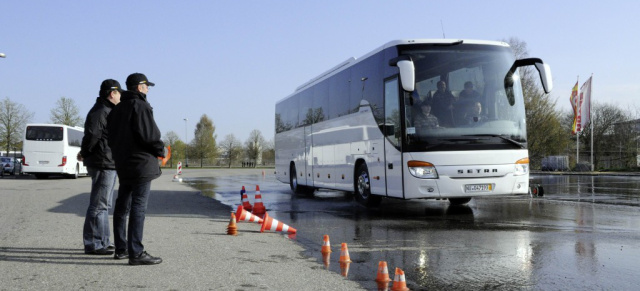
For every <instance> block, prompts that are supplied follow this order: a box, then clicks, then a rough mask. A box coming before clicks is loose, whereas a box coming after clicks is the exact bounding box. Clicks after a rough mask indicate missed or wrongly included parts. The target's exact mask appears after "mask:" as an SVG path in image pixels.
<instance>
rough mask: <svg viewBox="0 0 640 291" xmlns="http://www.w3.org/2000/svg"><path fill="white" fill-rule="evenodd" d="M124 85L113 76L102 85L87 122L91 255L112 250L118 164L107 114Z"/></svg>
mask: <svg viewBox="0 0 640 291" xmlns="http://www.w3.org/2000/svg"><path fill="white" fill-rule="evenodd" d="M121 92H122V87H120V83H118V81H116V80H113V79H107V80H104V81H103V82H102V84H101V85H100V92H99V96H100V97H98V98H97V99H96V104H94V105H93V107H92V108H91V110H89V113H88V114H87V119H86V120H85V123H84V137H83V138H82V145H81V149H80V153H78V160H80V161H84V164H85V166H87V171H88V172H89V175H90V176H91V196H90V199H89V208H87V214H86V217H85V220H84V227H83V230H82V239H83V241H84V252H85V253H86V254H92V255H110V254H113V251H112V249H113V246H112V245H111V243H110V236H111V234H110V233H109V208H111V202H112V201H113V188H114V187H115V185H116V165H115V163H114V161H113V158H112V157H111V149H110V148H109V145H108V144H107V116H108V115H109V112H111V109H112V108H113V107H115V106H116V105H117V104H118V103H119V102H120V94H121Z"/></svg>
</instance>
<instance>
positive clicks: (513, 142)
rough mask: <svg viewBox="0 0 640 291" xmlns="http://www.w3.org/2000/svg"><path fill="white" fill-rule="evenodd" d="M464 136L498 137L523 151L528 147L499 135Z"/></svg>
mask: <svg viewBox="0 0 640 291" xmlns="http://www.w3.org/2000/svg"><path fill="white" fill-rule="evenodd" d="M464 136H490V137H497V138H500V139H502V140H505V141H508V142H510V143H512V144H514V145H516V146H518V147H519V148H521V149H524V148H526V146H525V145H524V144H522V143H520V142H517V141H515V140H513V139H510V138H508V137H505V136H502V135H498V134H470V135H464Z"/></svg>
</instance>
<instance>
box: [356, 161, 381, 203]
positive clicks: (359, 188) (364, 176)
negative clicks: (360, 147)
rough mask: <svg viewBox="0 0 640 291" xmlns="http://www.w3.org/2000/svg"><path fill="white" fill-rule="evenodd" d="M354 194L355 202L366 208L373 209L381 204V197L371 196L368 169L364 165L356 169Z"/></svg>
mask: <svg viewBox="0 0 640 291" xmlns="http://www.w3.org/2000/svg"><path fill="white" fill-rule="evenodd" d="M355 194H356V200H357V201H358V202H359V203H360V204H362V205H364V206H366V207H375V206H378V205H380V202H382V197H380V196H377V195H373V194H371V181H370V177H369V169H368V168H367V165H366V164H364V163H363V164H361V165H360V166H359V167H358V171H357V172H356V185H355Z"/></svg>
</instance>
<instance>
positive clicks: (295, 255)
mask: <svg viewBox="0 0 640 291" xmlns="http://www.w3.org/2000/svg"><path fill="white" fill-rule="evenodd" d="M202 171H206V175H207V176H210V175H246V174H247V173H249V172H248V171H256V173H259V172H260V171H262V170H259V169H250V170H245V169H237V170H233V169H231V170H226V169H225V170H206V169H205V170H191V169H189V170H186V171H185V172H184V174H183V177H185V178H194V177H198V175H201V174H202V173H203V172H202ZM173 174H174V172H173V171H170V170H167V171H165V173H164V174H163V175H162V177H160V178H158V179H157V180H154V182H153V183H152V193H151V197H150V200H149V207H148V211H147V219H146V224H145V231H144V240H143V242H144V244H145V248H146V250H147V251H148V252H149V253H150V254H151V255H153V256H159V257H161V258H162V259H163V260H164V262H163V263H162V264H159V265H153V266H129V265H128V264H127V260H114V259H113V257H112V256H91V255H85V254H84V252H83V246H82V226H83V223H84V213H85V211H86V208H87V205H88V201H89V190H90V178H88V177H83V178H80V179H77V180H69V179H62V178H50V179H45V180H37V179H35V178H33V177H18V178H14V177H10V178H3V179H0V189H1V190H0V282H2V283H1V284H0V290H36V289H37V290H78V289H88V290H97V289H100V290H103V289H109V290H129V289H153V290H360V289H361V287H360V286H359V285H358V284H357V283H355V282H353V281H350V280H347V279H345V278H343V277H341V276H340V275H339V274H337V273H335V272H330V271H328V270H325V269H324V268H323V266H322V265H321V264H319V263H318V262H317V260H316V259H315V258H305V257H303V256H302V255H301V253H302V252H303V248H302V247H301V246H299V245H297V244H296V243H295V242H293V241H292V240H290V239H288V238H287V237H286V236H285V235H283V234H279V233H260V225H258V224H248V223H242V224H238V228H239V234H238V236H229V235H227V234H226V231H227V226H228V224H229V217H230V212H231V209H230V208H229V207H228V206H225V205H222V204H221V203H219V202H217V201H216V200H214V199H211V198H208V197H204V196H202V195H200V194H199V192H198V191H196V190H193V188H190V187H188V186H186V185H184V184H181V183H178V182H172V178H173Z"/></svg>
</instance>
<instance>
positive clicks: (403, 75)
mask: <svg viewBox="0 0 640 291" xmlns="http://www.w3.org/2000/svg"><path fill="white" fill-rule="evenodd" d="M389 66H392V67H398V69H399V70H400V81H402V89H404V90H405V91H407V92H413V90H414V89H415V84H416V71H415V67H414V66H413V60H412V59H411V56H409V55H401V56H398V57H395V58H393V59H391V60H389Z"/></svg>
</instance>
